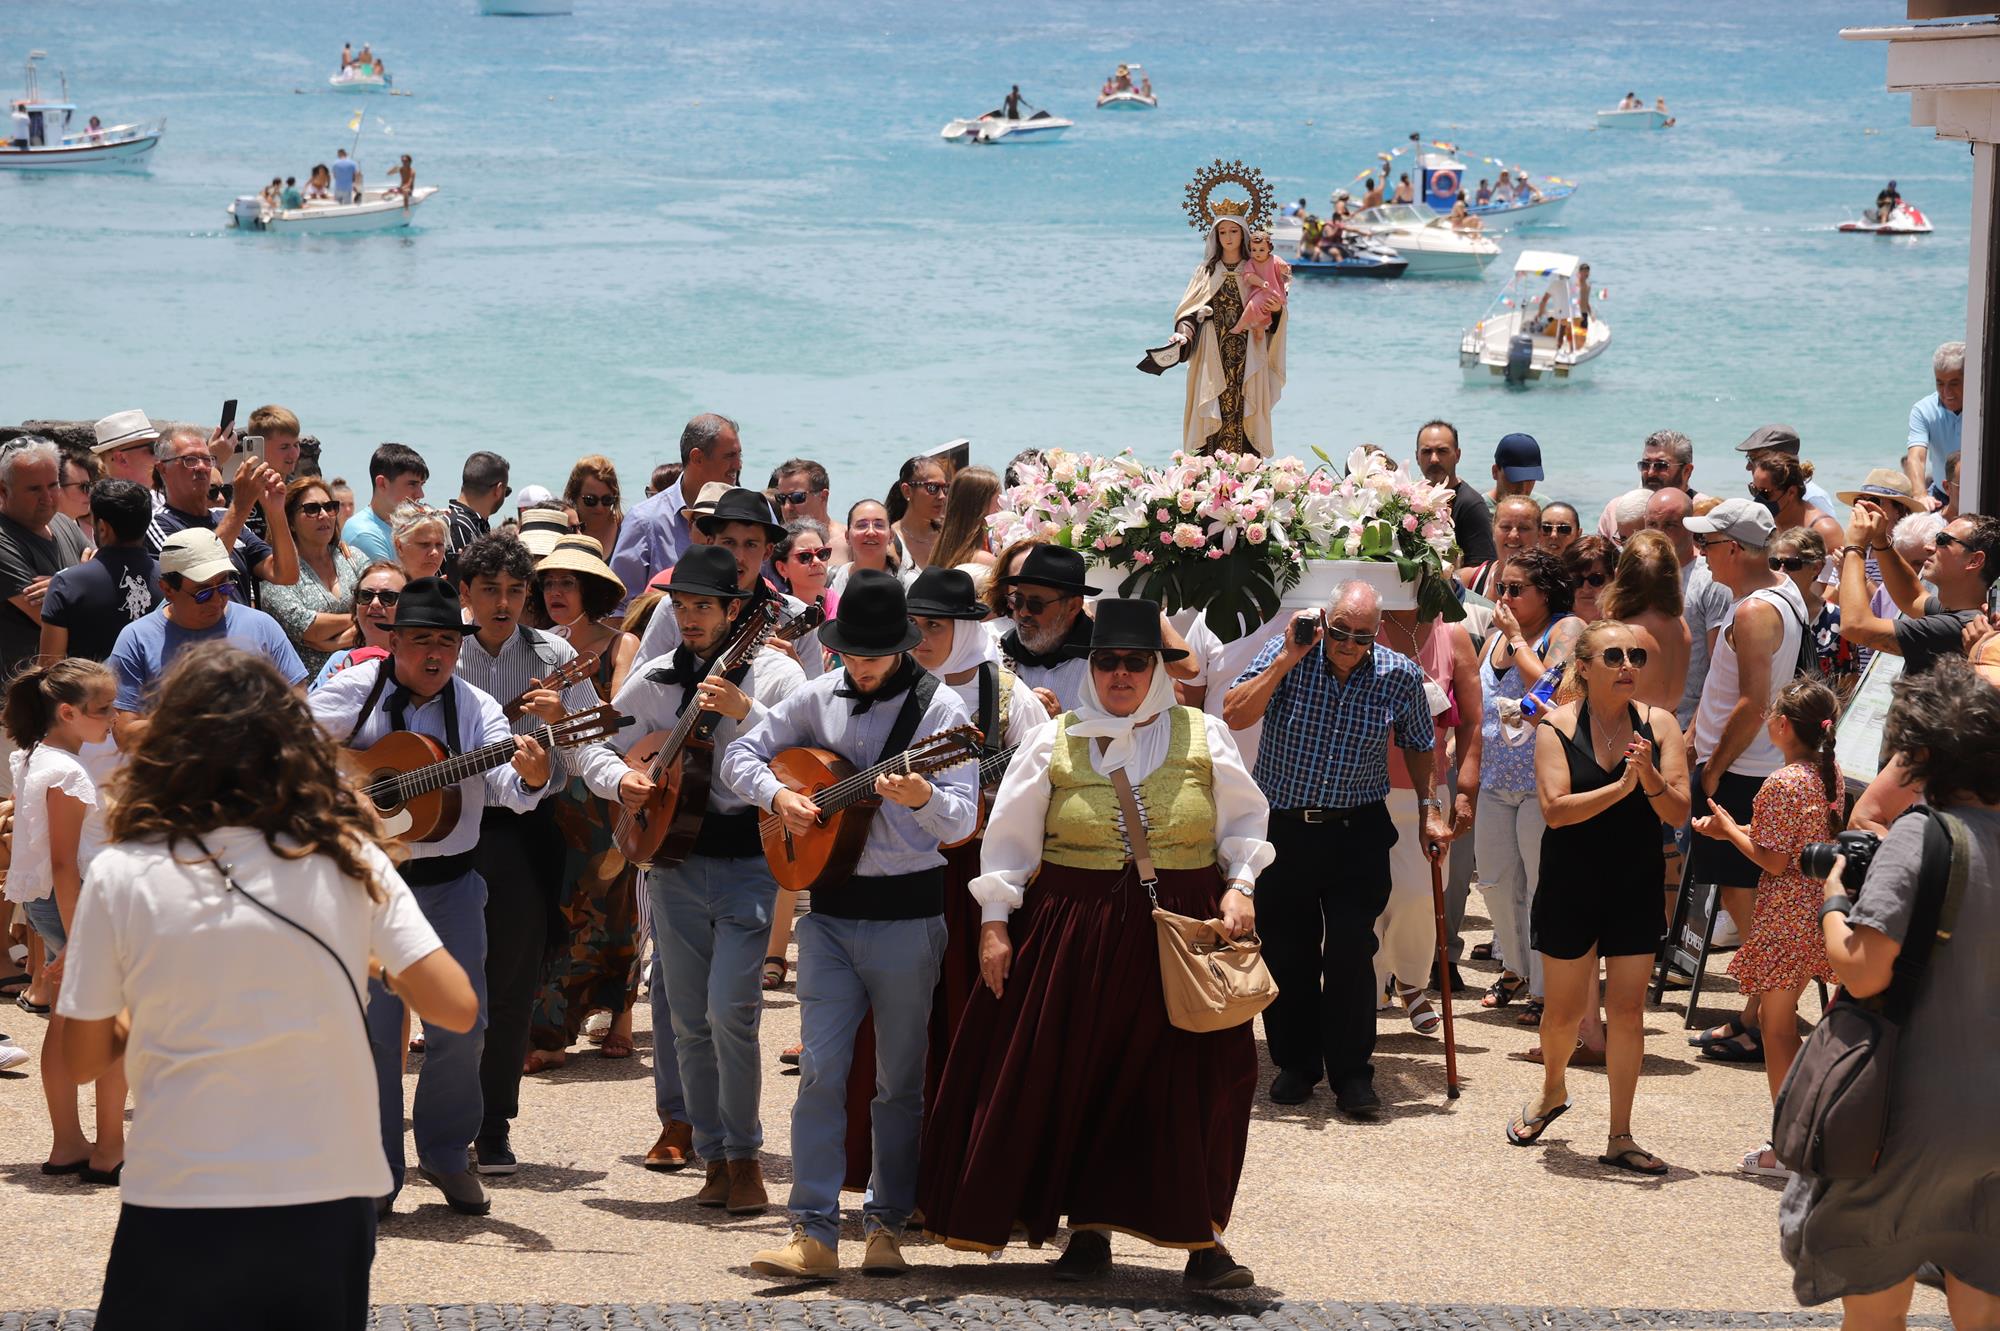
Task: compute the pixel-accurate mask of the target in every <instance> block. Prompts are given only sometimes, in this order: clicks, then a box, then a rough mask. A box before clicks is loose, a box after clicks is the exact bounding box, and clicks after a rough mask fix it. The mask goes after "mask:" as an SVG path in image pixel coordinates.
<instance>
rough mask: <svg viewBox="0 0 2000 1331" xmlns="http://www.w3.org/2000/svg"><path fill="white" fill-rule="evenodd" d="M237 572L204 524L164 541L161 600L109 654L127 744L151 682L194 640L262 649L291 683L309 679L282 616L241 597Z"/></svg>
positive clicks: (121, 738) (148, 701)
mask: <svg viewBox="0 0 2000 1331" xmlns="http://www.w3.org/2000/svg"><path fill="white" fill-rule="evenodd" d="M235 574H236V565H235V564H234V563H232V562H231V561H230V558H229V552H228V551H227V550H225V549H223V548H222V542H221V541H220V540H218V539H217V538H216V535H215V533H214V532H212V531H208V530H205V529H203V528H201V527H190V528H188V529H187V530H186V531H177V532H175V533H174V534H173V535H172V536H169V537H168V538H167V543H166V544H165V545H164V546H162V547H161V548H160V591H161V593H162V600H161V603H160V606H159V608H158V609H157V610H154V611H153V612H152V613H151V614H149V615H146V616H144V617H143V618H140V619H135V620H133V621H132V622H131V623H130V624H127V625H126V626H125V627H124V628H123V629H121V630H120V631H119V634H118V641H117V642H115V643H113V644H112V647H111V655H110V656H109V657H108V658H107V659H106V660H105V664H106V665H108V666H110V667H111V672H112V674H114V675H116V676H117V677H118V698H117V701H116V703H115V704H114V706H115V707H116V708H117V713H116V716H115V720H114V724H115V725H116V728H117V732H118V747H120V748H121V749H125V750H127V751H129V750H130V749H131V747H132V745H133V744H134V743H136V742H137V739H138V735H139V728H140V727H142V726H143V725H144V724H145V721H144V717H145V714H146V713H147V712H148V711H150V710H151V709H152V705H153V686H154V685H155V684H156V683H158V682H159V679H160V677H161V676H162V675H164V674H166V673H167V667H168V666H170V665H172V664H173V663H174V658H175V657H176V656H179V655H180V654H181V652H182V651H183V650H184V649H186V648H187V647H190V646H192V645H193V644H195V643H198V642H210V641H214V640H216V639H221V640H224V641H227V642H232V643H234V644H236V645H237V646H238V647H242V648H245V649H247V650H249V651H253V652H257V653H259V654H261V655H262V656H264V657H265V658H266V659H268V660H269V661H270V662H271V664H272V665H274V666H276V667H277V668H278V673H279V674H281V675H283V676H284V677H285V679H286V680H287V681H289V682H290V683H293V684H303V683H304V682H305V678H306V668H305V665H304V663H302V662H301V661H300V660H299V654H298V652H296V651H295V650H293V648H292V642H291V639H290V638H287V637H286V636H285V630H284V628H283V627H282V626H280V625H279V623H278V621H277V620H275V619H273V618H271V617H270V616H269V615H267V614H265V613H264V612H263V611H262V610H253V609H251V608H250V607H249V606H247V605H238V604H236V603H235V601H234V599H233V598H234V596H235V594H236V577H235Z"/></svg>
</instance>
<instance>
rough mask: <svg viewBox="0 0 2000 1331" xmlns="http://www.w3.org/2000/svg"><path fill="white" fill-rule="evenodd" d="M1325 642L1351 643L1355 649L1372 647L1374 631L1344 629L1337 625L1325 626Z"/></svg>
mask: <svg viewBox="0 0 2000 1331" xmlns="http://www.w3.org/2000/svg"><path fill="white" fill-rule="evenodd" d="M1326 640H1327V641H1328V642H1351V643H1353V644H1354V645H1355V646H1356V647H1373V646H1374V645H1375V631H1374V630H1373V629H1344V628H1341V627H1340V626H1339V625H1337V624H1328V625H1327V626H1326Z"/></svg>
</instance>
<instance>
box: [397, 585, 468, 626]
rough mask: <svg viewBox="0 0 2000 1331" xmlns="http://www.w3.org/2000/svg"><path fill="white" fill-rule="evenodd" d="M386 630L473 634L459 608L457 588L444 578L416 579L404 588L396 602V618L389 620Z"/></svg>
mask: <svg viewBox="0 0 2000 1331" xmlns="http://www.w3.org/2000/svg"><path fill="white" fill-rule="evenodd" d="M389 627H390V628H392V629H450V630H452V631H453V632H455V633H470V632H471V631H472V628H471V626H470V625H468V624H467V623H466V622H465V615H464V613H463V612H462V611H461V610H460V609H459V605H458V589H457V588H455V587H453V586H452V585H451V584H450V583H449V582H446V581H445V580H444V579H443V578H418V579H417V580H416V581H415V582H413V583H411V584H410V585H409V586H407V587H405V588H403V594H402V596H401V597H399V598H397V601H396V617H395V618H394V619H392V620H390V621H389Z"/></svg>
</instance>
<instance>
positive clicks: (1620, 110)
mask: <svg viewBox="0 0 2000 1331" xmlns="http://www.w3.org/2000/svg"><path fill="white" fill-rule="evenodd" d="M1671 119H1672V117H1671V116H1669V115H1668V114H1667V113H1666V112H1665V111H1661V110H1658V109H1656V108H1654V107H1650V106H1620V107H1613V108H1612V109H1611V110H1609V111H1599V112H1598V113H1597V127H1598V128H1599V129H1665V128H1666V127H1667V122H1668V121H1669V120H1671Z"/></svg>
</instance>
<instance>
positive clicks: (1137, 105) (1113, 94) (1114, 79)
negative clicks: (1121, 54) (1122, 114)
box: [1097, 63, 1160, 111]
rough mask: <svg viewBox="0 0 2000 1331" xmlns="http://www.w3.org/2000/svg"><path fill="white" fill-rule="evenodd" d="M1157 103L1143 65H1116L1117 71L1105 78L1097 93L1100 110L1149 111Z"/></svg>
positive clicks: (1157, 100) (1157, 99)
mask: <svg viewBox="0 0 2000 1331" xmlns="http://www.w3.org/2000/svg"><path fill="white" fill-rule="evenodd" d="M1159 105H1160V99H1159V98H1157V97H1155V96H1154V95H1153V81H1152V80H1151V79H1150V78H1147V77H1146V67H1145V66H1144V65H1135V64H1129V63H1128V64H1123V65H1120V66H1118V72H1117V73H1115V74H1113V75H1112V76H1111V77H1110V78H1109V79H1106V80H1105V83H1104V87H1103V89H1102V90H1101V91H1099V93H1098V94H1097V109H1098V110H1100V111H1151V110H1155V109H1157V108H1158V106H1159Z"/></svg>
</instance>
